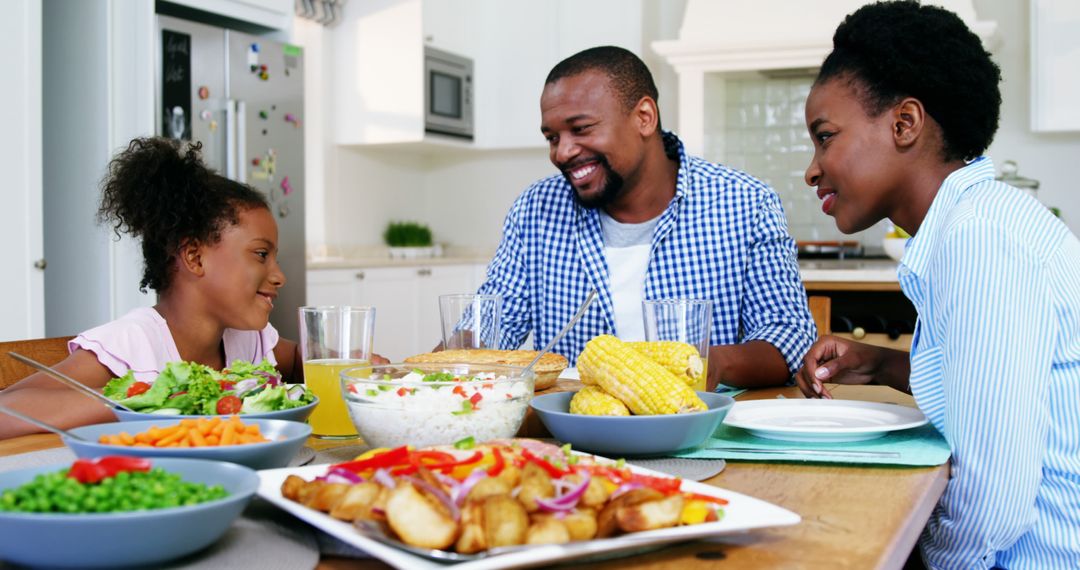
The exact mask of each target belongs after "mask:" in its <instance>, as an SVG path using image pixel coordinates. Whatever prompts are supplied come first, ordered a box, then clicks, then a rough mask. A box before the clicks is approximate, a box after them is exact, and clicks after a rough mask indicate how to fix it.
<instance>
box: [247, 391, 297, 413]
mask: <svg viewBox="0 0 1080 570" xmlns="http://www.w3.org/2000/svg"><path fill="white" fill-rule="evenodd" d="M306 403H307V402H304V401H302V400H290V399H289V392H288V390H286V389H285V387H284V386H277V387H276V388H271V387H267V388H266V389H265V390H262V391H261V392H259V393H258V394H255V395H254V396H248V397H247V398H244V405H243V407H242V408H241V411H240V413H242V414H250V413H254V412H274V411H277V410H288V409H290V408H299V407H300V406H303V405H305V404H306Z"/></svg>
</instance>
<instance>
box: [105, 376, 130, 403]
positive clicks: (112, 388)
mask: <svg viewBox="0 0 1080 570" xmlns="http://www.w3.org/2000/svg"><path fill="white" fill-rule="evenodd" d="M134 383H135V374H133V373H132V372H131V371H130V370H128V371H127V374H124V375H123V376H121V377H119V378H113V379H112V380H109V383H108V384H106V385H105V389H103V390H102V391H101V393H102V394H104V395H105V397H106V398H108V399H110V400H112V401H114V402H116V401H120V400H123V399H124V398H127V391H128V388H130V387H131V385H132V384H134Z"/></svg>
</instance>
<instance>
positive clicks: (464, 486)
mask: <svg viewBox="0 0 1080 570" xmlns="http://www.w3.org/2000/svg"><path fill="white" fill-rule="evenodd" d="M484 477H487V472H486V471H483V470H481V469H476V470H474V471H473V472H472V473H469V476H468V477H466V478H465V480H464V481H462V482H461V484H460V485H458V486H457V488H456V489H455V491H456V492H457V494H456V495H454V502H455V503H457V504H458V506H461V505H462V503H464V502H465V497H468V496H469V491H472V488H473V487H475V486H476V484H477V483H479V482H480V480H481V479H483V478H484Z"/></svg>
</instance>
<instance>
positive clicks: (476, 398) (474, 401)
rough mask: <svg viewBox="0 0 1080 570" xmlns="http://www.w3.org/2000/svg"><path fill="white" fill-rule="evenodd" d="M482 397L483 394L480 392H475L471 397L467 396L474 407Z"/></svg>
mask: <svg viewBox="0 0 1080 570" xmlns="http://www.w3.org/2000/svg"><path fill="white" fill-rule="evenodd" d="M483 399H484V396H483V395H482V394H481V393H480V392H476V393H475V394H473V395H472V397H471V398H469V401H470V402H472V405H473V407H476V404H479V403H480V400H483Z"/></svg>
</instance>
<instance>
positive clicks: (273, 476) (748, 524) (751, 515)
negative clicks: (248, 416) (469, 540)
mask: <svg viewBox="0 0 1080 570" xmlns="http://www.w3.org/2000/svg"><path fill="white" fill-rule="evenodd" d="M327 467H328V466H326V465H309V466H307V467H289V468H285V469H268V470H264V471H259V477H260V478H261V479H262V482H261V484H260V485H259V495H260V496H261V497H263V498H265V499H266V500H268V501H270V502H271V503H274V504H275V505H277V506H279V507H281V508H282V509H284V510H286V511H288V512H289V513H292V514H293V515H294V516H296V517H297V518H299V519H300V520H303V521H305V522H307V523H308V524H310V525H312V526H314V527H316V528H319V529H321V530H323V531H325V532H326V533H328V534H330V535H333V536H335V537H337V538H339V539H341V540H342V541H344V542H346V543H348V544H351V545H352V546H355V547H357V548H359V549H361V550H364V551H366V552H367V553H368V554H371V555H372V556H374V557H375V558H378V559H380V560H382V561H384V562H386V563H387V564H390V565H391V566H394V567H397V568H410V569H412V568H447V566H446V564H441V563H438V562H435V561H432V560H428V559H426V558H421V557H419V556H416V555H414V554H411V553H409V552H406V551H404V550H401V549H398V548H395V547H393V546H390V545H387V544H383V543H381V542H376V541H375V540H372V539H370V538H367V537H365V536H363V535H361V534H360V533H359V532H358V531H357V530H356V529H355V528H353V526H352V525H351V524H350V523H347V522H345V521H340V520H337V519H335V518H332V517H330V515H327V514H326V513H322V512H319V511H316V510H314V509H309V508H307V507H305V506H303V505H301V504H300V503H297V502H294V501H290V500H289V499H286V498H285V497H282V496H281V483H282V481H284V480H285V478H286V477H288V476H289V475H297V476H300V477H303V478H304V479H308V480H310V479H312V478H314V477H317V476H319V475H322V474H324V473H326V469H327ZM627 467H629V468H630V469H631V470H633V471H635V472H637V473H645V474H648V475H657V476H664V477H670V476H669V475H665V474H663V473H660V472H657V471H653V470H651V469H644V468H641V467H637V466H635V465H627ZM682 489H683V490H684V491H689V492H692V493H701V494H703V495H710V496H714V497H722V498H724V499H727V501H728V504H727V505H726V506H725V507H724V517H723V518H722V519H721V520H719V521H717V522H712V523H704V524H697V525H690V526H680V527H675V528H666V529H660V530H653V531H646V532H637V533H633V534H627V535H623V536H618V537H614V538H606V539H597V540H587V541H581V542H572V543H569V544H552V545H544V546H534V547H530V548H526V549H522V550H516V551H511V552H507V553H505V554H498V555H493V556H489V557H487V558H480V559H477V560H472V561H468V562H461V563H459V564H454V565H453V568H454V569H455V570H465V569H480V568H509V567H518V566H536V565H547V563H553V562H557V561H562V560H571V559H574V558H580V557H583V556H590V555H595V554H599V553H605V552H616V551H619V550H632V549H640V548H642V547H646V546H650V545H659V544H665V543H669V542H679V541H685V540H691V539H696V538H703V537H710V536H716V535H721V534H728V533H733V532H740V531H746V530H751V529H757V528H765V527H774V526H787V525H794V524H798V523H799V521H800V520H801V518H800V517H799V515H797V514H795V513H793V512H791V511H789V510H787V509H783V508H780V507H778V506H776V505H773V504H772V503H767V502H765V501H762V500H760V499H755V498H753V497H748V496H746V495H741V494H739V493H735V492H732V491H726V490H723V489H719V488H717V487H713V486H710V485H704V484H702V483H697V482H694V481H687V480H685V479H684V480H683V482H682Z"/></svg>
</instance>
